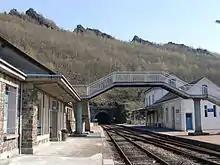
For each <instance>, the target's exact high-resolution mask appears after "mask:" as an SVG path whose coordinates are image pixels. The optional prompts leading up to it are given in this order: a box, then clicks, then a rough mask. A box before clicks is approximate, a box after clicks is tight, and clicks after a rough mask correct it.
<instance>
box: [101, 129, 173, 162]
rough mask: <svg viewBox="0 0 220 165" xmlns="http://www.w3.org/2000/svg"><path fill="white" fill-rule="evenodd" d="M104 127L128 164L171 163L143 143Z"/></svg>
mask: <svg viewBox="0 0 220 165" xmlns="http://www.w3.org/2000/svg"><path fill="white" fill-rule="evenodd" d="M103 128H104V130H105V131H106V133H107V134H108V136H109V138H110V139H111V141H112V142H113V144H114V145H115V147H116V148H117V150H118V152H119V154H120V155H121V157H122V159H123V160H124V163H125V164H126V165H134V164H135V165H145V164H155V165H156V164H163V165H169V163H168V162H166V161H164V160H163V159H161V158H160V157H158V156H157V155H155V154H154V153H152V152H149V151H148V150H146V149H144V148H143V147H142V146H141V145H139V144H138V143H136V142H134V141H133V140H131V139H129V138H128V137H126V136H124V135H123V134H119V133H118V132H116V131H115V130H109V129H108V128H107V127H104V126H103Z"/></svg>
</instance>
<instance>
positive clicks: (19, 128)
mask: <svg viewBox="0 0 220 165" xmlns="http://www.w3.org/2000/svg"><path fill="white" fill-rule="evenodd" d="M22 97H23V82H21V83H20V98H19V99H20V100H19V101H20V107H19V123H18V130H19V132H18V135H19V144H18V145H19V154H21V145H22V123H21V122H22Z"/></svg>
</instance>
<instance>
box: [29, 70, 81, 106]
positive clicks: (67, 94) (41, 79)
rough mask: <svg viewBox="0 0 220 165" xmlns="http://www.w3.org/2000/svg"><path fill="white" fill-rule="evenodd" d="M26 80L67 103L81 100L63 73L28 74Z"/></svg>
mask: <svg viewBox="0 0 220 165" xmlns="http://www.w3.org/2000/svg"><path fill="white" fill-rule="evenodd" d="M26 82H31V83H33V84H34V85H35V87H36V88H38V89H39V90H41V91H44V92H45V93H47V94H48V95H50V96H52V97H55V98H56V99H58V100H60V101H62V102H65V103H69V102H76V101H80V100H81V98H80V96H79V94H78V93H77V92H76V90H75V89H74V88H73V87H72V85H71V84H70V83H69V82H68V80H67V79H66V78H65V77H64V76H63V75H50V74H27V78H26Z"/></svg>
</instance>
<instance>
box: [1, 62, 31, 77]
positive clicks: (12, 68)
mask: <svg viewBox="0 0 220 165" xmlns="http://www.w3.org/2000/svg"><path fill="white" fill-rule="evenodd" d="M0 64H2V65H3V66H4V67H6V68H2V69H3V70H5V71H6V72H7V71H8V72H10V71H9V70H7V69H10V70H11V71H12V73H11V72H10V73H11V74H12V75H14V76H15V77H17V78H19V79H21V80H25V78H26V77H27V75H26V74H25V73H23V72H22V71H20V70H19V69H17V68H15V67H14V66H12V65H11V64H9V63H8V62H6V61H4V60H3V59H1V58H0ZM13 72H15V73H17V74H18V75H16V74H15V73H13ZM19 76H20V77H19Z"/></svg>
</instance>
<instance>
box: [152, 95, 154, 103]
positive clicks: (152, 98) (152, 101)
mask: <svg viewBox="0 0 220 165" xmlns="http://www.w3.org/2000/svg"><path fill="white" fill-rule="evenodd" d="M153 103H154V94H153V95H152V104H153Z"/></svg>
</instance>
